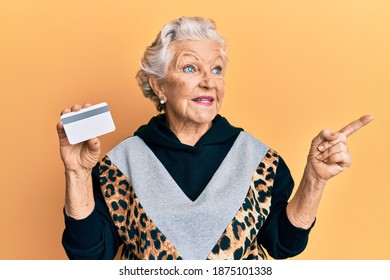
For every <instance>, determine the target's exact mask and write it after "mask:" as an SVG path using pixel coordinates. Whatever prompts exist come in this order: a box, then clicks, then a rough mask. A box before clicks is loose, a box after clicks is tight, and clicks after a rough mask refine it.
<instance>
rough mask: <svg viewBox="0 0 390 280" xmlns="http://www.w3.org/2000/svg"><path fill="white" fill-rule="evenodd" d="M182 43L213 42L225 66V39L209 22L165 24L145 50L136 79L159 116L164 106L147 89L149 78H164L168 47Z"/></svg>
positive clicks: (190, 19)
mask: <svg viewBox="0 0 390 280" xmlns="http://www.w3.org/2000/svg"><path fill="white" fill-rule="evenodd" d="M183 40H197V41H198V40H213V41H215V42H216V43H217V44H219V46H220V47H221V49H220V51H221V55H222V57H223V59H224V60H225V61H226V62H227V54H226V50H225V38H224V37H222V36H221V35H220V34H219V33H218V32H217V29H216V25H215V22H214V21H213V20H212V19H205V18H201V17H180V18H177V19H174V20H172V21H171V22H169V23H168V24H166V25H165V26H164V27H163V28H162V30H161V31H160V32H159V33H158V34H157V37H156V39H155V40H154V41H153V43H152V44H151V45H150V46H148V47H147V48H146V50H145V53H144V56H143V57H142V59H141V69H140V70H139V71H138V73H137V75H136V79H137V82H138V85H139V86H140V87H141V89H142V92H143V94H144V96H145V97H146V98H149V99H151V100H152V101H153V102H154V104H155V105H156V108H157V110H158V111H159V112H161V111H163V110H165V104H160V100H159V98H158V96H157V95H156V93H155V92H154V91H153V89H152V87H151V86H150V83H149V78H150V77H151V76H152V75H154V76H156V77H157V79H159V80H162V79H164V78H165V76H166V75H167V71H168V67H169V65H170V63H171V62H172V59H173V53H172V48H171V44H172V43H173V42H174V41H183Z"/></svg>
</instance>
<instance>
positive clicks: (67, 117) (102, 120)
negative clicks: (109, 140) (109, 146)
mask: <svg viewBox="0 0 390 280" xmlns="http://www.w3.org/2000/svg"><path fill="white" fill-rule="evenodd" d="M61 121H62V124H63V125H64V129H65V133H66V136H67V137H68V140H69V143H70V144H72V145H74V144H77V143H80V142H84V141H86V140H89V139H92V138H94V137H98V136H101V135H103V134H107V133H109V132H112V131H114V130H115V124H114V121H113V119H112V116H111V113H110V109H109V108H108V105H107V103H105V102H103V103H99V104H96V105H93V106H90V107H88V108H84V109H81V110H80V111H77V112H70V113H67V114H64V115H62V116H61Z"/></svg>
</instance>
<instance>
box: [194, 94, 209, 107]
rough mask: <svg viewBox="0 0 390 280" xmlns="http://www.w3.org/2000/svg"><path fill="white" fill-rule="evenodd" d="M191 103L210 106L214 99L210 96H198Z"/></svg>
mask: <svg viewBox="0 0 390 280" xmlns="http://www.w3.org/2000/svg"><path fill="white" fill-rule="evenodd" d="M192 101H194V102H196V103H198V104H201V105H211V104H212V103H213V101H214V98H213V97H211V96H199V97H196V98H194V99H192Z"/></svg>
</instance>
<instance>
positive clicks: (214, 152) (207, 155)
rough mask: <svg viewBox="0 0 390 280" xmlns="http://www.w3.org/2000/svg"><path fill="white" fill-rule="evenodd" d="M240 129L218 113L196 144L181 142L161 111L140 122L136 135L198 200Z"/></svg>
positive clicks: (191, 195)
mask: <svg viewBox="0 0 390 280" xmlns="http://www.w3.org/2000/svg"><path fill="white" fill-rule="evenodd" d="M241 131H242V129H241V128H236V127H233V126H231V125H230V124H229V122H228V121H227V120H226V119H225V118H224V117H221V116H220V115H217V116H216V117H215V118H214V120H213V125H212V126H211V128H210V129H209V130H208V131H207V132H206V133H205V134H204V135H203V136H202V137H201V138H200V139H199V141H198V142H197V143H196V145H195V146H189V145H186V144H183V143H181V142H180V140H179V139H178V138H177V137H176V135H175V134H174V133H173V132H172V131H171V130H170V129H169V127H168V125H167V122H166V115H165V114H161V115H158V116H155V117H153V118H152V119H151V120H150V121H149V123H148V124H146V125H143V126H141V127H140V128H139V129H138V130H137V131H136V132H135V133H134V135H136V136H138V137H140V138H141V139H142V140H143V141H144V142H145V143H146V145H147V146H148V147H149V148H150V149H151V150H152V151H153V153H154V154H155V155H156V157H157V158H158V160H159V161H160V162H161V163H162V164H163V165H164V167H165V169H166V170H167V171H168V172H169V174H170V175H171V176H172V178H173V179H174V180H175V182H176V183H177V185H178V186H179V187H180V188H181V189H182V191H183V192H184V193H185V194H186V195H187V197H188V198H190V199H191V200H192V201H195V200H196V199H197V198H198V196H199V195H200V194H201V193H202V191H203V190H204V189H205V187H206V186H207V184H208V183H209V181H210V180H211V178H212V177H213V175H214V173H215V172H216V171H217V169H218V168H219V166H220V165H221V163H222V161H223V160H224V158H225V156H226V155H227V153H228V152H229V151H230V148H231V147H232V146H233V144H234V141H235V140H236V138H237V136H238V135H239V133H240V132H241Z"/></svg>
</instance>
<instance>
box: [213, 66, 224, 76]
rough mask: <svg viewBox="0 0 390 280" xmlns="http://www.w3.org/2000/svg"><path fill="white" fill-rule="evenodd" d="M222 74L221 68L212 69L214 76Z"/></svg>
mask: <svg viewBox="0 0 390 280" xmlns="http://www.w3.org/2000/svg"><path fill="white" fill-rule="evenodd" d="M221 72H222V68H221V67H219V66H218V67H215V68H213V73H214V74H216V75H220V74H221Z"/></svg>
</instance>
